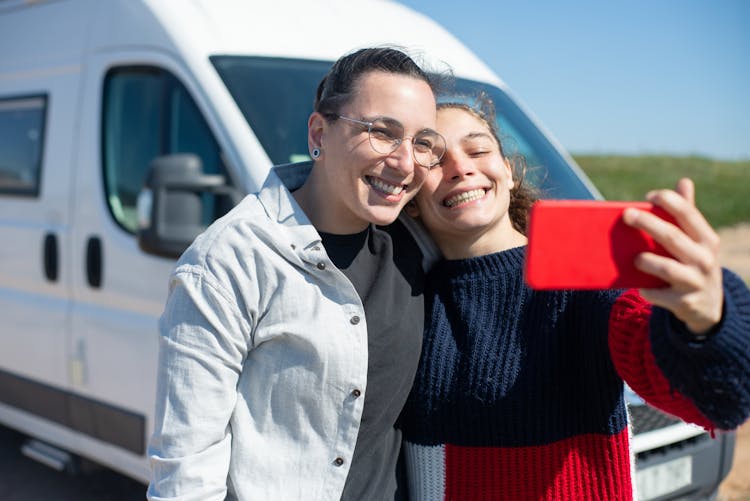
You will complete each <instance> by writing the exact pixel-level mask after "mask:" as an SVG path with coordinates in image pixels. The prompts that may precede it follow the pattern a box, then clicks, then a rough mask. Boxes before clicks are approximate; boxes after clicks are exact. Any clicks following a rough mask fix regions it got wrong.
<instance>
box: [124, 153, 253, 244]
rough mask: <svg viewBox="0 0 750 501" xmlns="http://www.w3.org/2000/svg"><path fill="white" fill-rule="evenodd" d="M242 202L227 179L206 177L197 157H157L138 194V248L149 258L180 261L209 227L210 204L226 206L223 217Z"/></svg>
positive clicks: (188, 155) (192, 155)
mask: <svg viewBox="0 0 750 501" xmlns="http://www.w3.org/2000/svg"><path fill="white" fill-rule="evenodd" d="M211 195H213V196H211ZM239 198H240V197H239V194H238V193H237V192H236V190H234V189H233V188H232V187H230V186H229V185H228V184H227V181H226V179H225V178H224V176H222V175H206V174H203V165H202V162H201V160H200V158H199V157H198V156H197V155H194V154H192V153H179V154H174V155H164V156H161V157H156V158H155V159H154V160H153V161H152V162H151V165H150V167H149V172H148V176H147V177H146V182H145V185H144V187H143V189H142V190H141V192H140V193H139V194H138V201H137V212H138V230H137V238H138V246H139V247H140V248H141V250H143V251H144V252H148V253H150V254H155V255H157V256H164V257H170V258H177V257H179V256H180V255H181V254H182V253H183V252H184V251H185V249H187V248H188V247H189V246H190V244H191V243H192V242H193V240H194V239H195V237H197V236H198V235H199V234H200V233H201V232H202V231H203V230H205V229H206V227H207V224H209V223H210V221H208V222H206V219H207V218H206V217H205V216H204V214H205V213H206V209H207V207H206V204H207V203H212V204H220V203H221V204H223V206H224V210H219V211H218V212H220V214H219V215H223V213H225V212H227V211H228V210H229V209H230V208H231V207H232V206H233V205H234V204H236V203H237V202H238V201H239ZM211 212H212V214H215V213H216V212H217V211H216V210H212V211H211Z"/></svg>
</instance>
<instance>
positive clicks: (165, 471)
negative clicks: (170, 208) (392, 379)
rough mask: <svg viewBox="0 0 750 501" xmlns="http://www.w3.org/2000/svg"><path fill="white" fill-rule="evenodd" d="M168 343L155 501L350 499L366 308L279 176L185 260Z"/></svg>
mask: <svg viewBox="0 0 750 501" xmlns="http://www.w3.org/2000/svg"><path fill="white" fill-rule="evenodd" d="M160 330H161V336H160V353H159V375H158V390H157V405H156V422H155V425H154V434H153V436H152V438H151V441H150V443H149V449H148V454H149V456H150V460H151V467H152V479H151V484H150V485H149V489H148V498H149V499H151V500H166V499H181V500H200V501H207V500H212V499H225V497H226V498H227V499H240V500H296V499H305V500H308V499H309V500H329V499H330V500H334V499H340V497H341V493H342V490H343V487H344V482H345V480H346V477H347V473H348V471H349V463H350V460H351V458H352V455H353V453H354V445H355V443H356V441H357V434H358V431H359V424H360V418H361V415H362V408H363V404H364V400H365V390H366V384H367V325H366V322H365V317H364V308H363V307H362V303H361V301H360V299H359V296H358V295H357V293H356V291H355V289H354V287H353V286H352V284H351V282H349V280H348V279H347V278H346V277H345V276H344V274H343V273H342V272H341V271H339V270H338V269H337V268H336V267H335V266H334V265H333V263H332V262H331V260H330V259H329V258H328V256H327V255H326V252H325V250H324V249H323V246H322V245H321V239H320V236H319V235H318V233H317V231H316V230H315V229H314V228H313V226H312V225H311V224H310V222H309V220H308V219H307V217H306V216H305V214H304V213H303V212H302V210H301V209H300V208H299V206H298V205H297V204H296V202H295V201H294V199H293V198H292V197H291V194H290V193H289V192H288V191H287V189H286V188H285V187H284V186H283V185H282V183H281V181H280V179H279V178H278V177H277V176H276V175H275V174H273V173H272V174H270V175H269V178H268V180H267V181H266V183H265V185H264V187H263V188H262V190H261V191H260V192H259V193H258V194H257V195H249V196H247V197H245V199H244V200H243V201H242V202H241V203H240V204H239V205H238V206H237V207H235V208H234V209H233V210H232V211H231V212H230V213H229V214H227V215H226V216H225V217H223V218H221V219H219V220H218V221H217V222H215V223H214V224H213V225H211V227H209V228H208V230H206V232H205V233H204V234H202V235H201V236H200V237H198V238H197V239H196V241H195V242H194V243H193V245H192V246H191V247H190V248H189V249H188V250H187V251H186V252H185V254H184V255H183V256H182V258H181V259H180V261H179V262H178V263H177V267H176V269H175V270H174V272H173V274H172V276H171V280H170V293H169V299H168V301H167V304H166V307H165V311H164V314H163V315H162V318H161V321H160Z"/></svg>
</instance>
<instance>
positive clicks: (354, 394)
mask: <svg viewBox="0 0 750 501" xmlns="http://www.w3.org/2000/svg"><path fill="white" fill-rule="evenodd" d="M352 396H353V397H354V398H359V397H361V396H362V392H361V391H359V390H357V389H355V390H352Z"/></svg>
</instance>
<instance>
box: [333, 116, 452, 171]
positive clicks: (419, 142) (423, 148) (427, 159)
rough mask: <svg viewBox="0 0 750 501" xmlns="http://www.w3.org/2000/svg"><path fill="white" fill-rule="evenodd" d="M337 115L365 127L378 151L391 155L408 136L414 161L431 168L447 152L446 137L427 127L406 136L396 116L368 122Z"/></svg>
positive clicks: (372, 144)
mask: <svg viewBox="0 0 750 501" xmlns="http://www.w3.org/2000/svg"><path fill="white" fill-rule="evenodd" d="M335 117H336V118H340V119H341V120H347V121H349V122H352V123H355V124H359V125H361V126H362V127H364V128H365V130H367V134H368V135H369V138H370V146H372V149H373V150H375V152H376V153H380V154H383V155H390V154H391V153H393V152H394V151H396V150H397V149H398V147H399V146H401V143H403V141H404V139H407V138H408V139H411V143H412V153H413V155H414V161H415V162H417V163H418V164H419V165H421V166H422V167H427V168H428V169H431V168H432V167H434V166H436V165H437V164H439V163H440V159H441V158H443V155H444V154H445V138H443V136H441V135H440V134H439V133H438V132H437V131H434V130H431V129H425V130H422V131H419V132H417V133H416V134H415V135H414V136H412V137H409V136H404V126H403V125H401V122H399V121H398V120H396V119H394V118H390V117H377V118H373V119H372V121H369V122H368V121H365V120H357V119H354V118H349V117H345V116H343V115H335Z"/></svg>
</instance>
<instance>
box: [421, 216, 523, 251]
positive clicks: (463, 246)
mask: <svg viewBox="0 0 750 501" xmlns="http://www.w3.org/2000/svg"><path fill="white" fill-rule="evenodd" d="M503 226H504V225H503ZM435 241H436V242H437V245H438V247H439V248H440V250H441V252H442V253H443V256H445V257H446V258H447V259H467V258H471V257H478V256H486V255H487V254H494V253H496V252H502V251H504V250H508V249H512V248H514V247H520V246H522V245H526V243H527V242H528V239H527V238H526V235H524V234H523V233H521V232H520V231H518V230H516V229H515V228H513V226H512V225H510V224H509V225H508V226H507V227H504V228H494V229H490V230H487V231H483V232H481V233H478V234H460V235H457V234H452V235H445V236H443V237H442V238H440V237H437V236H436V238H435Z"/></svg>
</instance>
